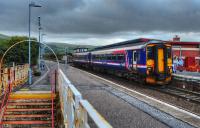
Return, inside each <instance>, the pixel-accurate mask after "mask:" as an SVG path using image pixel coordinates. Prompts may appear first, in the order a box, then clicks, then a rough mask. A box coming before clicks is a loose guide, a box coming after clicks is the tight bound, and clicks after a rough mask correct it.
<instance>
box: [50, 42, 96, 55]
mask: <svg viewBox="0 0 200 128" xmlns="http://www.w3.org/2000/svg"><path fill="white" fill-rule="evenodd" d="M47 44H48V45H49V46H50V47H51V48H52V49H53V50H54V51H55V52H56V53H59V54H65V49H67V50H68V52H70V53H72V52H73V49H75V48H89V49H93V48H95V47H97V46H92V45H76V44H67V43H54V42H52V43H47Z"/></svg>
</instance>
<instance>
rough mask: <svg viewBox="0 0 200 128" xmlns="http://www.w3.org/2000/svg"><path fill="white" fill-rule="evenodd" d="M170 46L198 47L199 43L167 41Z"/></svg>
mask: <svg viewBox="0 0 200 128" xmlns="http://www.w3.org/2000/svg"><path fill="white" fill-rule="evenodd" d="M167 42H168V43H170V44H171V45H200V42H189V41H167Z"/></svg>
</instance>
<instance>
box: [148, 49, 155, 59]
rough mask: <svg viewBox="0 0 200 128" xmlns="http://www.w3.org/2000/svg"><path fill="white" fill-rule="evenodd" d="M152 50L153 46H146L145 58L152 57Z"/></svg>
mask: <svg viewBox="0 0 200 128" xmlns="http://www.w3.org/2000/svg"><path fill="white" fill-rule="evenodd" d="M153 56H154V52H153V47H147V59H153Z"/></svg>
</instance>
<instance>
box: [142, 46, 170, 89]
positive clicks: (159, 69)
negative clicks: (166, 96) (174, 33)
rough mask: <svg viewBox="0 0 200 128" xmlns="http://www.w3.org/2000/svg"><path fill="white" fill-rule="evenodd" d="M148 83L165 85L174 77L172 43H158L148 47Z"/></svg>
mask: <svg viewBox="0 0 200 128" xmlns="http://www.w3.org/2000/svg"><path fill="white" fill-rule="evenodd" d="M146 65H147V70H146V83H149V84H160V85H165V84H168V83H169V82H171V79H172V52H171V45H169V44H164V43H158V44H148V45H147V47H146Z"/></svg>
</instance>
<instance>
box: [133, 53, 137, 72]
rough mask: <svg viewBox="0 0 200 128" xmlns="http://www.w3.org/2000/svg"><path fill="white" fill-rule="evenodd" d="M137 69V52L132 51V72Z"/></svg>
mask: <svg viewBox="0 0 200 128" xmlns="http://www.w3.org/2000/svg"><path fill="white" fill-rule="evenodd" d="M136 69H137V52H136V51H133V70H136Z"/></svg>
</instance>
